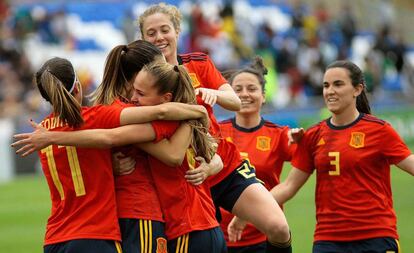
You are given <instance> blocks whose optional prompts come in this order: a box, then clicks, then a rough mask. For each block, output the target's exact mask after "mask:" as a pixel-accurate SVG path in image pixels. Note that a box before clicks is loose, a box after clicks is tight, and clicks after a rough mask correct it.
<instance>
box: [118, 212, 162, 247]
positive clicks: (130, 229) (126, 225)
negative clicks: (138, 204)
mask: <svg viewBox="0 0 414 253" xmlns="http://www.w3.org/2000/svg"><path fill="white" fill-rule="evenodd" d="M119 227H120V228H121V236H122V243H121V245H122V252H123V253H132V252H134V253H137V252H139V253H156V252H167V237H166V236H165V233H164V229H165V228H164V223H163V222H160V221H152V220H141V219H119Z"/></svg>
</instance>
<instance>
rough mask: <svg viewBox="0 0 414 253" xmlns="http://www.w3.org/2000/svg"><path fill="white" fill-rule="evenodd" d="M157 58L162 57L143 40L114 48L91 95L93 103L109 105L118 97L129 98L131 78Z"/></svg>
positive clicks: (156, 49) (155, 48)
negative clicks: (100, 81) (99, 82)
mask: <svg viewBox="0 0 414 253" xmlns="http://www.w3.org/2000/svg"><path fill="white" fill-rule="evenodd" d="M157 57H163V55H162V52H161V51H160V50H159V49H158V48H157V47H156V46H154V45H152V44H151V43H149V42H147V41H144V40H136V41H133V42H131V43H129V44H128V45H118V46H116V47H114V48H113V49H112V50H111V52H110V53H109V55H108V56H107V58H106V62H105V68H104V75H103V79H102V83H101V84H100V85H99V86H98V88H97V89H96V90H95V92H93V93H92V94H91V98H92V101H93V103H94V104H106V105H109V104H112V103H113V102H114V100H115V99H118V98H120V97H126V98H129V95H130V94H129V93H130V90H131V88H132V85H131V83H132V81H133V78H135V76H136V75H137V74H138V72H139V71H140V70H141V69H142V67H143V66H144V65H145V64H148V63H150V62H152V61H153V60H154V59H156V58H157Z"/></svg>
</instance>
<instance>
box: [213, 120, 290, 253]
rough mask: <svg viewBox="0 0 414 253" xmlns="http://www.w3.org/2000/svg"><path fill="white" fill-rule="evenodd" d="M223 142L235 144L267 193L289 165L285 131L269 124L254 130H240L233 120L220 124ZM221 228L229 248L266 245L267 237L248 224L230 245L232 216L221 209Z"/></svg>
mask: <svg viewBox="0 0 414 253" xmlns="http://www.w3.org/2000/svg"><path fill="white" fill-rule="evenodd" d="M220 130H221V134H222V135H223V138H226V139H227V140H228V141H231V142H234V143H236V144H237V148H238V150H240V154H241V156H242V157H243V158H245V159H248V160H249V161H250V164H251V165H252V166H254V167H255V169H256V177H257V178H258V179H260V180H261V181H263V182H264V184H265V187H266V188H267V189H268V190H270V189H272V188H273V187H274V186H276V185H277V184H279V182H280V179H279V178H280V173H281V172H282V168H283V163H284V162H285V161H290V159H291V157H292V153H293V147H294V146H293V145H292V146H290V147H289V146H288V136H287V132H288V130H289V128H288V127H281V126H278V125H276V124H273V123H271V122H269V121H265V120H264V119H262V120H261V122H260V124H259V125H258V126H257V127H254V128H243V127H240V126H238V125H236V121H235V118H233V119H229V120H225V121H223V122H220ZM221 213H222V218H223V219H222V221H221V228H222V230H223V232H224V236H225V238H226V241H227V246H229V247H243V246H249V245H254V244H258V243H261V242H265V241H266V236H265V235H264V234H263V233H261V232H260V231H259V230H257V229H256V228H255V227H254V226H253V225H251V224H247V226H246V228H245V229H244V231H243V234H242V238H241V240H240V241H237V242H229V240H228V234H227V227H228V225H229V223H230V221H231V220H232V219H233V217H234V216H233V215H232V214H231V213H229V212H227V211H226V210H224V209H221Z"/></svg>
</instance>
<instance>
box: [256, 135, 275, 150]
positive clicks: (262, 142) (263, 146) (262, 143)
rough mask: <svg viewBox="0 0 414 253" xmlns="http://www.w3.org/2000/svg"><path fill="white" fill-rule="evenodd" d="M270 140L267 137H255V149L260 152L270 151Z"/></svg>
mask: <svg viewBox="0 0 414 253" xmlns="http://www.w3.org/2000/svg"><path fill="white" fill-rule="evenodd" d="M271 140H272V139H271V138H270V137H267V136H257V140H256V148H257V149H258V150H261V151H267V150H270V141H271Z"/></svg>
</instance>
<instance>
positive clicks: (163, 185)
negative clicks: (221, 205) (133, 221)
mask: <svg viewBox="0 0 414 253" xmlns="http://www.w3.org/2000/svg"><path fill="white" fill-rule="evenodd" d="M132 101H133V102H135V103H139V104H140V105H141V106H145V105H155V104H160V103H165V102H168V101H181V102H188V103H191V102H192V103H196V99H195V94H194V90H193V88H192V86H191V80H190V78H189V76H188V74H187V72H186V70H185V69H184V68H183V67H178V66H172V65H170V64H168V63H166V62H165V61H155V62H154V63H152V64H150V65H148V66H146V67H144V69H143V70H142V71H141V72H140V73H139V74H138V75H137V77H136V79H135V82H134V95H133V97H132ZM200 123H201V122H199V123H198V124H194V122H192V123H191V125H193V130H192V132H190V131H187V134H186V135H187V136H190V137H192V138H184V139H189V140H191V147H190V149H188V150H187V155H186V161H185V162H184V163H182V164H180V165H179V166H175V167H170V166H167V165H165V164H164V163H162V162H161V161H159V160H157V159H156V158H154V157H151V158H150V161H149V165H150V167H151V170H152V175H153V177H154V181H155V185H156V189H157V193H158V196H159V198H160V200H161V207H162V209H163V214H164V218H165V221H166V230H165V232H166V235H167V237H168V239H169V242H168V248H169V251H170V252H194V253H195V252H197V253H198V252H200V253H202V252H206V253H207V252H218V253H221V252H226V245H225V241H224V237H223V234H222V232H221V230H220V228H219V224H218V222H217V221H216V220H215V208H214V204H213V202H212V200H211V196H210V187H209V184H207V183H205V184H201V185H199V186H197V187H195V186H193V185H191V184H189V183H188V182H187V181H186V179H185V178H184V175H185V173H186V171H187V170H189V169H194V168H196V166H197V164H196V160H195V159H196V156H200V157H203V158H204V159H205V160H206V161H207V162H209V161H210V160H211V159H212V158H213V156H214V153H215V148H214V147H213V145H212V144H213V143H212V142H211V141H210V139H211V137H209V136H208V131H207V128H204V127H203V126H202V125H201V124H200ZM178 126H179V124H178V123H177V122H163V121H157V122H153V123H152V128H153V131H154V132H155V136H156V139H157V140H160V139H163V138H166V137H168V138H170V137H171V136H172V134H173V133H174V131H175V130H176V129H177V128H178ZM188 130H191V129H188ZM122 132H123V130H122V129H121V128H119V129H111V130H106V131H105V130H86V131H79V132H72V133H70V134H65V139H66V140H64V139H62V133H58V132H54V133H48V132H46V131H43V132H42V134H43V137H42V138H41V139H43V140H48V143H47V144H50V143H51V142H52V143H54V144H61V145H75V144H76V145H79V144H80V145H82V146H83V147H102V145H105V143H107V142H106V141H105V139H107V138H111V143H113V144H114V145H118V143H124V142H125V141H129V140H128V136H127V135H125V134H124V133H122ZM108 133H110V134H109V135H108ZM57 135H60V137H58V139H56V138H55V137H56V136H57ZM92 136H93V137H92ZM89 137H92V139H90V140H87V141H83V140H85V139H87V138H89ZM36 138H37V137H36V136H35V135H33V134H32V141H33V139H36ZM57 140H58V141H57ZM34 141H36V140H34ZM189 144H190V141H189V142H188V143H187V144H186V146H185V147H184V148H185V149H187V148H188V146H189ZM37 145H42V146H44V145H45V144H39V143H37ZM147 146H154V144H149V143H148V144H147ZM175 148H180V147H175ZM217 157H218V156H217ZM149 232H150V231H147V233H149ZM145 240H147V238H145ZM141 244H142V243H141ZM149 247H150V246H149ZM162 247H163V246H162V244H161V245H160V244H158V245H157V247H156V249H157V250H160V249H162ZM143 250H144V251H145V252H146V251H147V248H145V249H143Z"/></svg>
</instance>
